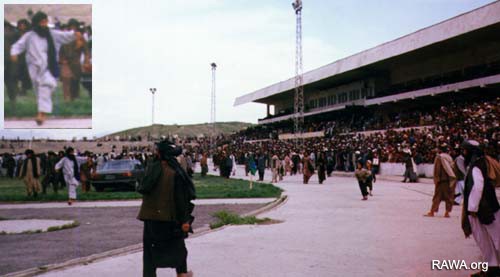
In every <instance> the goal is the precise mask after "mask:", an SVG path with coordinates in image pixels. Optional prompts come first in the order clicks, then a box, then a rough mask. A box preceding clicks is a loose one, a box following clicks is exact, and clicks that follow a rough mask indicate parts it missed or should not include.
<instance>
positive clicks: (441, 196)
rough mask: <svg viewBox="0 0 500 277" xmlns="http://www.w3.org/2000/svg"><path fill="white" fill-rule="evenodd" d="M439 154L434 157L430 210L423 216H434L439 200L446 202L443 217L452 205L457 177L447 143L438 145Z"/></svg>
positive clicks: (448, 214) (446, 215)
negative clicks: (432, 192) (432, 194)
mask: <svg viewBox="0 0 500 277" xmlns="http://www.w3.org/2000/svg"><path fill="white" fill-rule="evenodd" d="M439 152H440V153H439V154H438V155H437V156H436V158H435V159H434V185H435V187H434V197H433V198H432V207H431V210H430V211H429V212H428V213H427V214H425V216H430V217H432V216H434V213H436V212H437V211H438V210H439V204H440V203H441V201H444V202H445V203H446V212H445V213H444V217H450V212H451V209H452V207H453V196H454V193H453V192H454V189H455V183H456V180H457V177H456V176H455V172H454V171H453V167H454V165H453V159H452V158H451V156H450V155H449V154H448V145H446V144H442V145H441V146H440V147H439Z"/></svg>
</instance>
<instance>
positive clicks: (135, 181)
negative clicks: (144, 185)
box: [91, 160, 144, 191]
mask: <svg viewBox="0 0 500 277" xmlns="http://www.w3.org/2000/svg"><path fill="white" fill-rule="evenodd" d="M143 176H144V167H143V166H142V164H141V163H140V162H139V161H137V160H111V161H107V162H105V163H104V164H102V165H100V166H98V167H97V168H96V172H95V173H94V174H93V175H92V180H91V183H92V186H93V187H94V188H95V190H96V191H103V190H104V188H126V189H133V190H135V188H136V187H137V186H138V185H139V181H140V180H141V178H142V177H143Z"/></svg>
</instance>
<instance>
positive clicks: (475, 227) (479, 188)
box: [467, 167, 500, 267]
mask: <svg viewBox="0 0 500 277" xmlns="http://www.w3.org/2000/svg"><path fill="white" fill-rule="evenodd" d="M472 178H473V180H474V186H472V190H471V192H470V195H469V205H468V207H467V210H468V211H469V212H477V211H478V209H479V202H480V200H481V196H482V194H483V188H484V178H483V174H482V173H481V170H480V169H479V168H477V167H474V168H473V169H472ZM469 222H470V225H471V228H472V236H473V237H474V239H475V240H476V243H477V245H478V246H479V249H480V250H481V253H482V254H483V256H484V258H485V262H488V266H489V267H492V266H499V265H500V210H498V211H497V212H496V213H495V220H494V221H493V222H492V223H491V224H489V225H484V224H482V223H481V222H479V219H478V218H477V217H474V216H472V215H469Z"/></svg>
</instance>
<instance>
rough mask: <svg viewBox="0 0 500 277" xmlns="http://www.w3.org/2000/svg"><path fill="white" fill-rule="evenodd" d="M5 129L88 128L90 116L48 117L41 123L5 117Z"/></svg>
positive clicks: (89, 126) (90, 124)
mask: <svg viewBox="0 0 500 277" xmlns="http://www.w3.org/2000/svg"><path fill="white" fill-rule="evenodd" d="M4 128H5V129H90V128H92V118H66V119H63V118H48V119H47V120H46V121H45V122H44V123H43V125H40V126H39V125H37V124H36V122H35V120H34V119H5V121H4Z"/></svg>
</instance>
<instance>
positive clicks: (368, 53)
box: [234, 1, 500, 106]
mask: <svg viewBox="0 0 500 277" xmlns="http://www.w3.org/2000/svg"><path fill="white" fill-rule="evenodd" d="M497 23H500V1H496V2H493V3H491V4H488V5H485V6H483V7H480V8H477V9H475V10H472V11H470V12H467V13H463V14H461V15H458V16H455V17H452V18H450V19H447V20H445V21H442V22H440V23H437V24H434V25H431V26H429V27H426V28H423V29H420V30H418V31H416V32H413V33H411V34H408V35H406V36H403V37H400V38H397V39H395V40H392V41H389V42H386V43H383V44H381V45H379V46H375V47H373V48H370V49H368V50H365V51H362V52H360V53H357V54H354V55H352V56H349V57H346V58H343V59H340V60H337V61H335V62H333V63H330V64H327V65H325V66H322V67H320V68H317V69H314V70H311V71H308V72H306V73H304V76H303V79H304V86H307V85H309V84H313V83H319V82H321V81H322V80H324V79H327V78H330V77H332V76H338V77H341V76H342V75H344V74H345V73H347V72H349V71H353V70H356V69H360V68H362V67H365V66H367V65H370V64H374V63H377V62H381V61H383V60H387V59H389V58H393V57H396V56H399V55H402V54H405V53H409V52H412V51H415V50H418V49H420V48H423V47H426V46H430V45H433V44H436V43H439V42H442V41H445V40H448V39H450V38H453V37H457V36H460V35H463V34H467V33H469V32H472V31H474V30H478V29H481V28H485V27H488V26H491V25H493V24H497ZM294 88H295V83H294V78H290V79H288V80H285V81H282V82H279V83H276V84H273V85H270V86H268V87H265V88H262V89H259V90H257V91H254V92H252V93H248V94H245V95H242V96H240V97H238V98H236V100H235V101H234V106H238V105H242V104H245V103H249V102H260V103H265V102H264V101H265V99H266V98H268V97H270V96H273V95H277V94H280V93H283V92H287V91H291V90H293V89H294Z"/></svg>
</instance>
